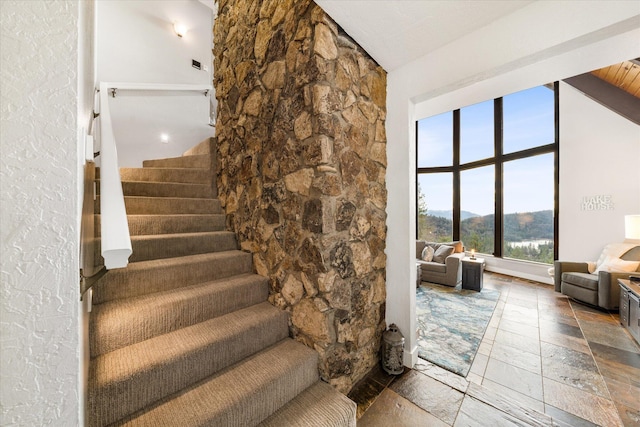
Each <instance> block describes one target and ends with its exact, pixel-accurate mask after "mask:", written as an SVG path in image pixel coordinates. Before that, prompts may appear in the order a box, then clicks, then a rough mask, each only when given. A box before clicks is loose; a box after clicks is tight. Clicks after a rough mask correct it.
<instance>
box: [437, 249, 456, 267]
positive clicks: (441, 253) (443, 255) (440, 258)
mask: <svg viewBox="0 0 640 427" xmlns="http://www.w3.org/2000/svg"><path fill="white" fill-rule="evenodd" d="M454 250H455V248H454V247H453V246H447V245H442V246H440V247H439V248H438V249H436V251H435V253H434V254H433V262H439V263H440V264H444V260H445V259H447V257H448V256H449V255H451V254H452V253H453V251H454Z"/></svg>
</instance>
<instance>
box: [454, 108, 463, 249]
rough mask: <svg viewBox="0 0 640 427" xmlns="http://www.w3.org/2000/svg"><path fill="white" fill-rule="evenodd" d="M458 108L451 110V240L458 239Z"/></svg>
mask: <svg viewBox="0 0 640 427" xmlns="http://www.w3.org/2000/svg"><path fill="white" fill-rule="evenodd" d="M460 216H461V215H460V110H454V112H453V214H452V223H453V240H454V241H455V240H460Z"/></svg>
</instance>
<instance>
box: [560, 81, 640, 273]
mask: <svg viewBox="0 0 640 427" xmlns="http://www.w3.org/2000/svg"><path fill="white" fill-rule="evenodd" d="M560 118H561V122H560V123H561V126H560V141H561V144H560V248H559V249H560V259H563V260H568V261H595V260H597V259H598V256H599V255H600V252H601V251H602V248H603V246H604V245H606V244H608V243H614V242H622V241H623V240H624V215H629V214H638V213H640V126H638V125H636V124H634V123H632V122H631V121H629V120H627V119H625V118H624V117H622V116H620V115H618V114H616V113H614V112H612V111H611V110H609V109H607V108H605V107H603V106H602V105H600V104H598V103H597V102H595V101H593V100H591V99H590V98H588V97H586V96H585V95H584V94H582V93H581V92H580V91H578V90H576V89H574V88H573V87H572V86H569V85H568V84H565V83H561V85H560ZM596 195H609V196H611V200H612V202H613V209H607V210H582V209H581V203H582V199H583V197H585V196H596Z"/></svg>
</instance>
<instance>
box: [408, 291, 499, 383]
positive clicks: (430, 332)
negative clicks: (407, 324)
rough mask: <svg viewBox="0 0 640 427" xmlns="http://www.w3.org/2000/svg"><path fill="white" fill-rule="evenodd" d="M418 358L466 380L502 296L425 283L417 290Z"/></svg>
mask: <svg viewBox="0 0 640 427" xmlns="http://www.w3.org/2000/svg"><path fill="white" fill-rule="evenodd" d="M416 292H417V295H416V312H417V315H418V356H419V357H420V358H421V359H425V360H428V361H429V362H431V363H435V364H436V365H438V366H440V367H442V368H444V369H446V370H448V371H451V372H453V373H455V374H458V375H461V376H463V377H466V376H467V374H468V373H469V369H470V368H471V364H472V363H473V359H474V358H475V357H476V352H477V351H478V347H480V341H482V337H483V336H484V332H485V330H486V329H487V325H488V324H489V321H490V320H491V316H492V314H493V310H494V309H495V308H496V304H497V303H498V298H499V297H500V292H499V291H497V290H493V289H483V290H482V292H475V291H471V290H464V289H460V286H458V287H456V288H451V287H448V286H440V285H435V284H431V283H429V284H427V283H425V282H423V283H422V285H421V286H420V287H419V288H418V289H417V290H416Z"/></svg>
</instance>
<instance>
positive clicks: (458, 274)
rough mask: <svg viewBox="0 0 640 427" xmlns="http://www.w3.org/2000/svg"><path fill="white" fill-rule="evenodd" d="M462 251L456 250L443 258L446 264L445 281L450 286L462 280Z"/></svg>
mask: <svg viewBox="0 0 640 427" xmlns="http://www.w3.org/2000/svg"><path fill="white" fill-rule="evenodd" d="M464 256H465V255H464V252H456V253H453V254H451V255H449V256H448V257H447V258H445V260H444V264H445V265H446V266H447V283H449V284H450V285H451V286H456V285H457V284H458V283H460V282H461V281H462V262H461V261H462V258H464Z"/></svg>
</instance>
